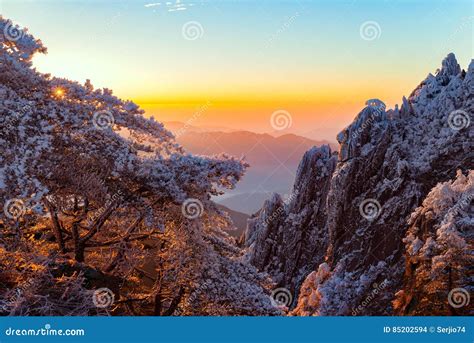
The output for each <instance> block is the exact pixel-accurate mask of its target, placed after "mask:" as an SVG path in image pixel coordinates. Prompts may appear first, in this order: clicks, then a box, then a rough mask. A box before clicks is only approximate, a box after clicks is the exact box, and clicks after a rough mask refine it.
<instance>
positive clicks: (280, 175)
mask: <svg viewBox="0 0 474 343" xmlns="http://www.w3.org/2000/svg"><path fill="white" fill-rule="evenodd" d="M167 125H171V124H167ZM167 127H168V126H167ZM170 127H172V128H173V129H174V130H175V131H174V132H175V133H177V132H179V135H178V134H177V141H178V142H179V143H180V144H181V145H182V146H183V147H184V148H185V149H186V150H187V151H188V152H190V153H193V154H197V155H213V154H220V153H227V154H230V155H233V156H245V159H246V161H247V162H248V163H249V164H250V168H249V169H248V170H247V172H246V175H245V176H244V178H243V179H242V181H241V182H239V183H238V185H237V187H236V189H235V190H233V191H231V192H228V194H227V195H226V197H225V198H217V199H215V200H216V201H217V202H218V203H220V204H222V205H225V206H227V207H229V208H231V209H233V210H236V211H239V212H243V213H247V214H250V213H253V212H255V211H257V210H258V209H259V208H260V207H261V205H262V203H263V201H265V200H266V199H268V198H269V197H271V195H272V193H274V192H281V193H289V192H290V190H291V186H292V183H293V180H294V178H295V175H296V170H297V166H298V163H299V161H300V160H301V158H302V156H303V154H304V153H305V151H306V150H308V149H309V148H311V147H312V146H315V145H321V144H330V143H329V142H328V141H324V140H321V141H315V140H311V139H308V138H305V137H302V136H297V135H294V134H285V135H282V136H279V137H275V136H272V135H270V134H260V133H254V132H249V131H234V132H223V131H203V130H206V129H205V128H199V127H194V126H181V125H180V124H179V123H174V124H172V125H171V126H170ZM184 127H185V128H186V129H185V130H183V128H184ZM332 145H333V146H334V147H335V146H336V144H332Z"/></svg>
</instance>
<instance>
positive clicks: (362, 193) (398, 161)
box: [245, 54, 474, 315]
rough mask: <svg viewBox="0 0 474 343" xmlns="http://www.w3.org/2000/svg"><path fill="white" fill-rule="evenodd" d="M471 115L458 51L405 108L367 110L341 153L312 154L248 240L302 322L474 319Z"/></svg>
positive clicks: (252, 225)
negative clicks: (307, 318)
mask: <svg viewBox="0 0 474 343" xmlns="http://www.w3.org/2000/svg"><path fill="white" fill-rule="evenodd" d="M473 113H474V61H472V62H471V64H470V66H469V68H468V70H467V71H465V70H461V68H460V66H459V64H458V63H457V61H456V58H455V56H454V55H453V54H450V55H448V56H447V58H446V59H444V60H443V62H442V67H441V69H440V70H438V71H437V72H436V73H435V75H432V74H429V75H428V77H427V78H426V79H425V80H424V81H422V82H421V84H420V85H419V86H418V87H417V88H416V89H415V90H414V91H413V92H412V94H411V95H410V96H409V97H408V98H403V103H402V105H401V107H400V108H398V107H396V108H395V109H391V110H387V111H386V110H385V109H384V108H382V107H380V106H377V105H375V106H374V105H371V104H369V105H368V106H367V107H366V108H364V109H363V110H362V111H361V112H360V113H359V114H358V115H357V117H356V118H355V120H354V122H353V123H352V124H351V125H349V126H348V127H347V128H346V129H344V130H343V131H342V132H341V133H340V134H339V135H338V141H339V144H340V147H339V153H334V152H333V151H332V149H331V148H330V147H329V146H327V145H326V146H322V147H314V148H312V149H310V150H308V151H307V152H306V153H305V155H304V157H303V159H302V161H301V162H300V164H299V167H298V171H297V176H296V179H295V182H294V187H293V193H292V195H291V196H290V197H289V198H287V199H286V200H285V199H283V198H282V197H281V196H279V195H278V194H275V195H274V196H273V197H272V198H271V199H270V200H267V201H266V202H265V204H264V205H263V207H262V208H261V209H260V210H259V211H258V212H257V213H256V214H254V215H253V216H252V217H251V219H250V220H249V225H248V228H247V231H246V233H245V245H246V247H247V255H246V257H247V259H248V261H250V263H252V264H253V265H254V266H256V267H257V268H258V269H259V270H260V271H264V272H267V273H268V274H270V275H271V276H272V278H273V279H274V281H276V282H277V284H278V286H279V287H285V288H288V289H289V290H290V291H291V292H292V294H293V302H292V304H291V305H290V308H291V309H292V312H291V313H292V314H293V315H393V314H416V315H447V314H458V315H463V314H464V315H465V314H472V313H473V312H472V307H469V306H466V304H468V300H469V298H468V297H469V294H472V290H473V289H472V288H473V287H472V265H473V255H472V251H473V247H474V246H473V232H474V230H473V229H474V206H473V195H474V193H473V192H474V172H473V169H474V149H473V148H474V129H473V125H472V119H473V118H472V116H473ZM469 275H471V276H470V277H469ZM455 292H461V293H462V294H461V295H460V294H459V293H458V294H455ZM466 294H467V296H466ZM462 295H464V297H465V298H467V302H464V304H461V305H463V306H458V305H459V300H460V299H461V300H462ZM453 301H454V303H453ZM456 301H457V302H458V304H456Z"/></svg>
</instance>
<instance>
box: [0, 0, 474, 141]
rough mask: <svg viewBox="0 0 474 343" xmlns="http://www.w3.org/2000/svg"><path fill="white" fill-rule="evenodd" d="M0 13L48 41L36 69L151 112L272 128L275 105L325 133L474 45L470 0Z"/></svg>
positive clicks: (84, 5)
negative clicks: (193, 29) (193, 31)
mask: <svg viewBox="0 0 474 343" xmlns="http://www.w3.org/2000/svg"><path fill="white" fill-rule="evenodd" d="M0 13H1V14H2V15H4V16H5V17H7V18H10V19H12V20H13V21H14V22H16V23H19V24H22V25H23V26H27V27H29V30H30V32H31V33H33V34H34V35H35V36H36V37H38V38H41V39H42V41H43V43H44V44H45V45H46V46H47V47H48V51H49V52H48V54H47V55H46V56H38V57H36V58H35V60H34V64H35V66H36V67H37V68H38V69H39V70H40V71H42V72H49V73H52V74H53V75H55V76H60V77H67V78H69V79H74V80H78V81H80V82H83V81H84V80H86V79H87V78H89V79H91V81H92V83H93V84H94V85H95V86H96V87H108V88H111V89H113V90H114V93H115V94H117V95H118V96H120V97H123V98H127V99H132V100H134V101H135V102H137V103H138V104H140V105H142V106H143V107H144V108H145V109H146V110H147V113H148V114H149V115H154V116H155V117H156V119H157V120H159V121H183V122H185V121H187V120H189V119H190V118H194V119H193V123H192V124H193V125H196V126H224V127H229V128H234V129H247V130H251V131H256V132H271V131H273V128H272V126H271V125H270V117H271V114H272V113H273V112H274V111H276V110H280V109H283V110H286V111H288V113H290V114H291V117H292V126H291V127H290V128H289V129H288V130H289V131H290V132H294V133H298V134H304V135H306V136H308V137H312V138H326V139H328V138H329V139H334V135H335V133H336V132H337V131H339V130H340V129H341V128H343V127H344V126H345V125H347V124H348V123H349V122H350V121H351V120H352V118H353V117H354V116H355V115H356V114H357V113H358V112H359V110H360V109H361V108H362V107H364V102H365V100H366V99H368V98H380V99H382V100H383V101H385V103H386V104H387V106H388V107H393V106H394V104H395V103H400V101H401V97H402V96H403V95H408V94H409V93H410V92H411V90H413V88H414V87H416V86H417V85H418V83H419V81H421V80H422V79H424V78H425V77H426V75H427V74H428V73H429V72H434V71H435V70H436V68H438V67H439V65H440V63H441V60H442V59H443V58H444V57H445V56H446V55H447V54H448V53H449V52H454V53H455V54H456V56H457V59H458V62H459V63H460V64H461V66H462V67H463V68H466V67H467V65H468V63H469V61H470V59H471V58H472V56H473V43H472V42H473V22H474V21H473V18H474V17H473V8H472V2H471V1H469V0H465V1H464V0H458V1H430V0H426V1H406V0H403V1H354V0H352V1H261V0H260V1H252V2H251V1H199V0H196V1H178V2H176V1H170V2H169V3H168V4H167V3H166V2H163V1H162V2H161V3H160V4H158V1H155V0H150V1H105V0H77V1H56V0H47V1H41V0H37V1H26V0H3V1H2V0H0ZM190 21H193V22H197V23H198V24H199V25H200V27H198V38H197V39H195V40H192V39H190V37H189V36H186V35H187V34H189V33H186V32H184V33H183V27H184V26H185V24H186V23H188V22H190ZM366 22H375V23H376V24H377V25H378V28H377V27H376V26H375V31H376V32H375V39H372V38H373V37H371V36H367V35H368V34H370V32H366V33H364V32H361V26H363V25H364V23H366ZM372 27H374V26H373V25H372ZM201 28H202V30H201ZM191 38H193V37H191ZM371 39H372V40H371ZM205 103H210V104H211V105H210V106H208V108H206V110H205V111H204V112H202V111H201V112H202V113H201V112H199V115H198V116H196V115H195V113H196V111H199V110H197V108H199V106H202V105H203V104H205Z"/></svg>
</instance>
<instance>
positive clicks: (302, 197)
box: [246, 145, 337, 290]
mask: <svg viewBox="0 0 474 343" xmlns="http://www.w3.org/2000/svg"><path fill="white" fill-rule="evenodd" d="M336 161H337V157H336V155H334V154H332V152H331V149H330V148H329V146H327V145H324V146H322V147H320V148H317V147H314V148H312V149H311V150H309V151H308V152H306V153H305V155H304V157H303V159H302V160H301V162H300V165H299V167H298V171H297V176H296V180H295V184H294V187H293V193H292V194H291V195H290V196H289V197H288V198H287V199H282V198H281V197H280V196H279V195H278V194H275V195H274V196H273V197H272V199H270V200H268V201H266V202H265V204H264V206H263V208H262V209H261V210H260V211H259V212H258V213H257V214H256V215H254V216H253V217H252V218H251V219H250V220H249V225H248V229H247V232H246V245H247V246H248V247H249V252H248V254H247V255H248V258H249V260H250V262H251V263H252V264H254V265H255V266H256V267H258V268H259V269H260V270H264V271H267V272H268V273H269V274H271V275H272V276H273V277H274V280H275V281H276V282H277V283H278V284H280V285H284V286H286V287H288V288H291V289H292V290H294V289H295V287H296V286H297V285H299V284H300V283H301V282H302V280H303V279H304V277H305V276H306V275H307V274H308V273H309V272H310V271H311V270H313V269H314V268H315V267H316V266H317V265H318V264H319V263H321V261H322V259H323V258H324V254H325V250H326V247H327V242H328V241H327V235H326V233H325V232H326V230H325V224H326V197H327V194H328V191H329V180H330V178H331V175H332V173H333V172H334V169H335V167H336Z"/></svg>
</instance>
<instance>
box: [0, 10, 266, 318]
mask: <svg viewBox="0 0 474 343" xmlns="http://www.w3.org/2000/svg"><path fill="white" fill-rule="evenodd" d="M46 52H47V50H46V48H45V47H44V46H43V44H42V42H41V41H40V40H38V39H35V38H34V37H33V36H32V35H31V34H29V33H28V31H27V30H26V29H21V28H19V27H16V26H15V25H13V23H12V22H11V21H10V20H7V19H4V18H2V17H0V146H1V155H0V204H1V205H2V207H3V210H4V211H2V220H1V222H0V225H1V226H0V230H1V231H0V244H1V247H0V248H1V249H2V252H3V254H2V255H1V256H0V266H1V267H2V269H0V277H1V279H0V281H1V282H2V283H5V280H6V279H7V277H8V280H9V281H8V282H9V283H8V285H9V286H8V287H4V286H0V299H2V298H3V305H4V306H3V310H4V311H6V312H7V313H11V314H39V315H43V314H60V315H61V314H90V313H91V306H89V305H90V304H88V305H87V306H86V305H84V304H81V305H80V306H76V307H75V308H72V307H68V306H65V308H63V307H60V306H59V305H58V304H59V303H60V301H57V302H54V301H53V303H52V304H51V303H45V302H44V301H43V302H42V301H39V300H38V299H43V298H42V295H41V294H43V293H44V292H45V290H44V289H42V288H47V289H49V290H53V289H54V290H56V291H57V293H61V292H60V291H59V290H60V289H61V287H65V286H64V283H65V281H66V278H69V279H70V282H73V283H74V284H75V286H74V287H70V286H68V288H67V289H69V290H75V291H76V293H77V294H76V295H75V296H74V297H71V298H73V299H77V301H79V302H80V301H84V294H87V292H88V290H86V289H85V288H84V287H85V284H86V283H87V284H88V287H89V290H90V291H92V290H93V289H94V288H97V287H100V286H107V287H109V288H113V292H114V293H115V297H114V299H115V303H114V305H116V306H115V307H114V309H115V310H116V311H117V312H119V313H129V314H142V313H149V312H146V311H148V310H149V308H151V307H153V310H152V312H153V313H154V314H157V315H161V314H169V315H172V314H174V310H175V309H177V308H178V307H183V305H182V301H183V300H184V299H185V298H186V297H187V296H189V294H191V293H192V292H193V287H194V285H195V284H197V283H200V282H201V281H199V280H198V279H199V278H201V279H202V277H203V276H202V274H199V271H200V270H203V269H206V270H210V269H212V268H211V267H210V263H211V262H210V261H212V263H216V258H218V257H216V256H217V255H218V256H220V258H221V262H220V263H221V265H222V264H226V265H228V266H233V265H234V264H235V263H236V262H234V261H232V259H231V258H230V257H228V256H225V255H222V254H220V252H218V251H217V252H216V250H215V249H214V248H212V247H211V245H212V244H211V243H210V242H209V240H210V239H211V238H210V237H212V234H211V231H209V230H210V228H212V229H213V230H218V231H219V227H220V226H222V225H224V224H222V222H223V221H222V220H221V219H220V218H221V217H220V215H219V213H217V212H216V210H215V208H214V206H213V205H212V202H211V201H210V196H211V195H217V194H220V193H221V192H222V190H223V189H226V188H233V187H234V185H235V184H236V182H238V181H239V180H240V178H241V177H242V175H243V173H244V171H245V168H246V167H247V164H246V163H245V162H243V161H242V160H239V159H235V158H233V157H230V156H226V155H220V156H213V157H204V156H192V155H189V154H187V153H185V152H184V151H183V149H182V148H181V147H180V146H179V145H178V144H177V143H176V142H175V140H174V137H173V135H172V134H171V133H170V132H168V131H167V130H166V129H164V127H163V125H162V124H160V123H158V122H156V121H155V120H153V119H146V118H145V117H144V116H143V111H142V110H140V109H139V107H138V106H137V105H135V104H134V103H133V102H131V101H124V100H121V99H119V98H117V97H115V96H114V95H113V94H112V91H111V90H109V89H94V87H93V86H92V84H91V83H90V81H87V82H86V83H85V84H84V85H81V84H79V83H77V82H74V81H70V80H67V79H60V78H55V77H52V76H50V75H47V74H42V73H40V72H38V71H37V70H36V69H34V68H33V66H32V57H33V56H34V55H35V54H38V53H46ZM190 202H191V213H190V214H189V213H187V212H186V211H187V210H188V207H187V206H185V205H189V203H190ZM196 206H197V207H196ZM196 211H197V212H196ZM206 228H207V229H206ZM206 230H207V232H206ZM206 237H207V238H206ZM196 252H197V253H196ZM213 254H214V255H213ZM216 254H217V255H216ZM211 255H213V256H214V257H212V258H211V257H210V256H211ZM15 256H16V257H15ZM2 259H3V260H2ZM6 259H9V261H14V262H15V261H16V263H20V261H29V262H28V263H27V264H26V267H25V269H24V271H22V272H18V270H16V269H15V268H13V270H16V271H17V272H15V273H13V274H12V273H8V272H7V271H6V269H5V268H6V266H7V265H8V263H7V262H6ZM10 268H11V266H10ZM37 268H40V269H42V270H43V269H44V270H45V272H44V273H45V278H44V282H43V283H40V284H34V285H33V284H27V286H25V289H24V290H23V291H21V292H20V293H21V294H19V295H18V297H16V298H15V304H13V301H6V300H5V299H6V297H7V293H8V292H7V291H6V289H10V290H11V289H16V288H18V287H20V286H21V285H20V284H21V283H22V282H26V283H28V280H29V277H30V276H31V275H32V273H33V271H34V270H35V269H37ZM213 268H217V269H218V268H219V265H217V266H214V267H213ZM28 271H29V272H28ZM93 271H94V272H93ZM236 273H238V272H236ZM7 274H8V275H7ZM250 274H251V276H250V278H253V277H255V275H252V271H250ZM236 275H237V274H236ZM240 277H241V276H239V275H237V276H236V278H237V279H238V280H239V279H240ZM245 277H248V276H245ZM245 277H244V279H245ZM85 279H86V281H87V282H86V283H85V282H84V280H85ZM145 279H148V281H147V282H144V280H145ZM244 279H243V280H244ZM57 280H62V282H63V284H60V282H59V281H57ZM112 281H113V282H112ZM165 284H166V285H165ZM254 285H255V287H256V291H255V294H256V295H255V296H256V297H257V298H258V297H260V298H262V299H265V300H266V299H267V297H266V295H265V293H264V290H263V288H262V287H260V285H259V283H258V282H257V281H256V282H255V284H254ZM165 286H166V287H165ZM241 286H242V285H240V284H239V283H238V282H237V283H236V284H234V285H232V287H234V288H235V290H236V291H238V290H239V287H241ZM165 288H166V289H168V290H172V291H171V293H169V294H167V295H164V294H163V292H162V290H163V289H165ZM25 293H28V294H29V296H30V297H36V298H37V299H36V298H35V299H36V300H38V301H37V302H36V303H38V304H40V305H38V306H37V307H36V308H25V307H22V306H23V305H25V304H26V303H27V302H26V301H25V302H24V303H23V305H21V301H22V299H23V300H25V299H24V294H25ZM237 293H238V292H237ZM51 294H55V293H54V292H52V293H51ZM9 296H11V295H9ZM52 298H54V297H52ZM86 298H87V297H86ZM29 300H31V299H29ZM56 300H58V299H56ZM18 301H20V304H19V303H18ZM48 301H51V299H50V300H48ZM32 303H33V302H31V301H30V302H29V304H32ZM5 304H7V305H8V306H5ZM55 304H56V305H55ZM0 305H2V303H0ZM267 305H268V306H267V307H268V309H269V310H270V311H272V310H273V309H272V308H271V307H269V306H270V305H269V304H267ZM147 306H148V307H147ZM209 306H211V305H209ZM229 306H231V307H232V304H230V305H229ZM254 307H255V305H254ZM248 309H249V308H247V310H248ZM250 309H251V310H253V309H254V308H253V307H252V308H250ZM0 311H2V308H0ZM237 312H239V311H237ZM240 312H242V313H243V311H240Z"/></svg>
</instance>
